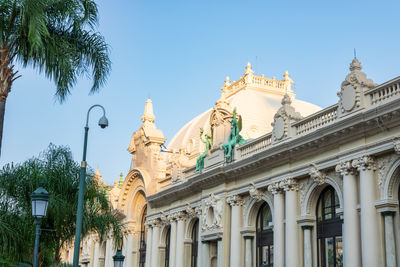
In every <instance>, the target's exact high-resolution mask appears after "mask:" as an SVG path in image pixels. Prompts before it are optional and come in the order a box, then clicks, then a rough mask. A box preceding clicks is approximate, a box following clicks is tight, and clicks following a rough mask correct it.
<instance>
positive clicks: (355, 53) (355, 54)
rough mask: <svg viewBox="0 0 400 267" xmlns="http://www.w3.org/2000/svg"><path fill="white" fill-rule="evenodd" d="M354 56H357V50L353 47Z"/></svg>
mask: <svg viewBox="0 0 400 267" xmlns="http://www.w3.org/2000/svg"><path fill="white" fill-rule="evenodd" d="M354 58H357V52H356V49H355V48H354Z"/></svg>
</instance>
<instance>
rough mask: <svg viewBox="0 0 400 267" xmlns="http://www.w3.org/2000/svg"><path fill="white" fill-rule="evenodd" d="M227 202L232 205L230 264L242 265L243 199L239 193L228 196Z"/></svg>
mask: <svg viewBox="0 0 400 267" xmlns="http://www.w3.org/2000/svg"><path fill="white" fill-rule="evenodd" d="M226 202H227V203H228V204H229V205H230V206H231V207H232V212H231V242H230V243H231V256H230V266H232V267H240V266H241V265H242V261H241V259H240V255H241V252H242V248H241V245H242V240H241V236H240V218H241V206H242V205H243V199H242V198H241V197H240V196H239V195H233V196H230V197H228V198H227V200H226Z"/></svg>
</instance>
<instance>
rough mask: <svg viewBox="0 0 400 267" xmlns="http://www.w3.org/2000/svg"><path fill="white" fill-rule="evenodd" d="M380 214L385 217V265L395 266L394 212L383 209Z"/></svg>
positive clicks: (387, 266)
mask: <svg viewBox="0 0 400 267" xmlns="http://www.w3.org/2000/svg"><path fill="white" fill-rule="evenodd" d="M382 215H383V217H384V219H385V247H386V267H396V266H397V263H396V243H395V233H394V224H393V216H394V215H395V212H394V211H384V212H382Z"/></svg>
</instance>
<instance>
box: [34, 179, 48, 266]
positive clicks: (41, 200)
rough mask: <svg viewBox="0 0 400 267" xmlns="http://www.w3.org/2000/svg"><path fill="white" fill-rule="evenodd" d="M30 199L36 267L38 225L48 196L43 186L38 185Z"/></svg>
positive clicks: (44, 212) (45, 208)
mask: <svg viewBox="0 0 400 267" xmlns="http://www.w3.org/2000/svg"><path fill="white" fill-rule="evenodd" d="M31 198H32V216H33V217H34V218H35V224H36V231H35V248H34V250H33V267H37V256H38V253H39V237H40V224H41V223H42V219H43V218H44V216H46V212H47V205H48V203H49V198H50V194H49V193H48V192H47V191H46V190H45V189H44V188H43V184H42V183H39V188H38V189H36V190H35V191H33V193H32V194H31Z"/></svg>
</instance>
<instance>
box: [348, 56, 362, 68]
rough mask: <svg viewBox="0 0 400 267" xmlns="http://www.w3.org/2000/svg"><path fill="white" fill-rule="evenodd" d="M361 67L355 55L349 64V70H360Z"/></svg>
mask: <svg viewBox="0 0 400 267" xmlns="http://www.w3.org/2000/svg"><path fill="white" fill-rule="evenodd" d="M361 69H362V67H361V63H360V61H358V59H357V58H356V57H355V58H354V59H353V61H352V62H351V64H350V71H360V70H361Z"/></svg>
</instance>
